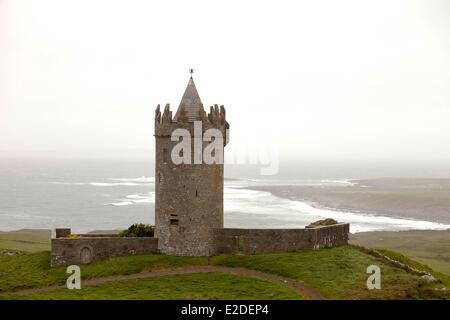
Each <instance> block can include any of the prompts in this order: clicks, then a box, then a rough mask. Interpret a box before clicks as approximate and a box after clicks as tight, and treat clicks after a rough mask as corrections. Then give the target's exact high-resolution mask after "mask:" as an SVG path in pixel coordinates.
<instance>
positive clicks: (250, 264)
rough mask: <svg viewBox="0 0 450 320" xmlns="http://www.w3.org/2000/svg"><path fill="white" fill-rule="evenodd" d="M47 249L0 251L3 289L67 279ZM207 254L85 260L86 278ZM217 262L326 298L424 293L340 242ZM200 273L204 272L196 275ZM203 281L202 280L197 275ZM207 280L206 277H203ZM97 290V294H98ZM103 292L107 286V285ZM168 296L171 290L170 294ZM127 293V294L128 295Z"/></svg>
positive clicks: (193, 260)
mask: <svg viewBox="0 0 450 320" xmlns="http://www.w3.org/2000/svg"><path fill="white" fill-rule="evenodd" d="M49 259H50V256H49V253H48V252H39V253H33V254H21V255H19V256H13V257H9V256H1V255H0V292H1V291H13V290H17V289H21V288H25V287H28V288H29V287H40V286H46V285H51V284H64V283H65V280H66V277H67V275H66V273H65V268H50V267H49ZM206 263H207V259H206V258H198V257H174V256H167V255H163V254H146V255H135V256H128V257H117V258H113V259H110V260H105V261H98V262H96V263H93V264H90V265H85V266H82V268H81V272H82V278H84V279H87V278H95V277H100V276H108V275H114V274H117V275H118V274H133V273H138V272H140V271H143V270H152V269H158V268H167V267H179V266H183V265H205V264H206ZM212 263H213V264H215V265H224V266H231V267H245V268H249V269H254V270H259V271H262V272H266V273H273V274H278V275H281V276H285V277H290V278H295V279H298V280H301V281H304V282H305V283H307V284H309V285H311V286H313V287H315V288H317V289H318V290H319V291H320V292H321V293H322V294H323V295H324V296H325V297H327V298H339V299H372V298H386V299H397V298H420V297H422V296H421V295H422V291H421V290H419V285H420V283H421V281H420V279H419V277H418V276H416V275H413V274H410V273H407V272H405V271H403V270H401V269H398V268H394V267H390V266H388V265H386V264H384V263H383V262H382V261H381V260H378V259H376V258H374V257H372V256H370V255H368V254H366V253H364V252H362V251H361V250H359V249H358V248H356V247H353V246H349V245H346V246H340V247H335V248H330V249H322V250H318V251H299V252H289V253H271V254H254V255H222V256H217V257H214V258H213V259H212ZM371 264H376V265H379V266H380V267H381V270H382V290H370V291H369V290H367V288H366V280H367V277H368V274H366V268H367V267H368V266H369V265H371ZM198 277H199V278H202V277H203V276H202V275H198ZM199 281H200V280H199ZM200 283H201V285H207V280H206V278H205V280H201V281H200ZM99 292H101V291H97V293H98V294H100V293H99ZM104 297H105V298H108V297H109V291H108V290H106V289H105V290H104ZM166 297H167V298H170V295H166ZM124 298H125V297H124Z"/></svg>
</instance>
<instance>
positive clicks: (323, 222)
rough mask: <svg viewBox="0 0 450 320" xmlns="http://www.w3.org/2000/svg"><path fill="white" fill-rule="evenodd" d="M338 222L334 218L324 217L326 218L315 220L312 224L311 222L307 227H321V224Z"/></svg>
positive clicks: (329, 224)
mask: <svg viewBox="0 0 450 320" xmlns="http://www.w3.org/2000/svg"><path fill="white" fill-rule="evenodd" d="M337 223H338V222H337V221H336V220H334V219H329V218H328V219H324V220H318V221H315V222H313V223H311V224H309V225H308V226H306V227H307V228H314V227H320V226H331V225H333V224H337Z"/></svg>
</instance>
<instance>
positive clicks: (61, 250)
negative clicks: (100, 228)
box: [51, 235, 158, 267]
mask: <svg viewBox="0 0 450 320" xmlns="http://www.w3.org/2000/svg"><path fill="white" fill-rule="evenodd" d="M51 244H52V253H51V265H52V267H55V266H64V265H71V264H86V263H91V262H93V261H96V260H101V259H108V258H111V257H115V256H126V255H133V254H137V253H146V252H157V251H158V239H157V238H150V237H148V238H147V237H145V238H125V237H117V236H114V237H108V236H104V235H102V236H92V237H91V236H89V235H85V236H83V237H80V238H53V239H51Z"/></svg>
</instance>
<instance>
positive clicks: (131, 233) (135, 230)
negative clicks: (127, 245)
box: [119, 223, 155, 237]
mask: <svg viewBox="0 0 450 320" xmlns="http://www.w3.org/2000/svg"><path fill="white" fill-rule="evenodd" d="M154 234H155V227H154V226H151V225H149V224H143V223H135V224H133V225H131V226H130V227H129V228H128V229H126V230H123V231H122V232H121V233H119V236H121V237H153V235H154Z"/></svg>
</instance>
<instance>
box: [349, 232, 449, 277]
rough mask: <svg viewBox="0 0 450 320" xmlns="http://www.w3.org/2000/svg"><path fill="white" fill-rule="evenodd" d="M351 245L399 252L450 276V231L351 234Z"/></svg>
mask: <svg viewBox="0 0 450 320" xmlns="http://www.w3.org/2000/svg"><path fill="white" fill-rule="evenodd" d="M350 243H353V244H357V245H361V246H364V247H369V248H384V249H389V250H393V251H397V252H400V253H402V254H404V255H406V256H408V257H410V258H412V259H414V260H417V261H419V262H421V263H424V264H426V265H429V266H430V267H431V268H433V269H434V270H436V271H439V272H442V273H444V274H446V275H448V276H450V230H440V231H436V230H412V231H399V232H393V231H377V232H362V233H355V234H351V235H350Z"/></svg>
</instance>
